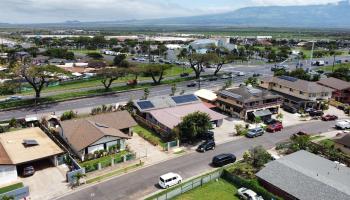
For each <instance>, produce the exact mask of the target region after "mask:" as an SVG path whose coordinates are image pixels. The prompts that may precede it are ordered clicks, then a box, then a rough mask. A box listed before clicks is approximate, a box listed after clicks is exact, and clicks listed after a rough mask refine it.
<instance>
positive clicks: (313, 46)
mask: <svg viewBox="0 0 350 200" xmlns="http://www.w3.org/2000/svg"><path fill="white" fill-rule="evenodd" d="M311 42H312V48H311V56H310V68H311V67H312V62H313V59H314V49H315V42H316V41H315V40H313V41H311Z"/></svg>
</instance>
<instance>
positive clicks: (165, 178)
mask: <svg viewBox="0 0 350 200" xmlns="http://www.w3.org/2000/svg"><path fill="white" fill-rule="evenodd" d="M181 182H182V177H181V176H180V175H179V174H176V173H173V172H170V173H167V174H164V175H162V176H161V177H159V182H158V184H159V186H160V187H162V188H169V187H171V186H174V185H177V184H180V183H181Z"/></svg>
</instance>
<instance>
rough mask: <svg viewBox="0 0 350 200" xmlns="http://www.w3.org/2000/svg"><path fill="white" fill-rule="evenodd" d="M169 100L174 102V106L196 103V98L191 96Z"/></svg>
mask: <svg viewBox="0 0 350 200" xmlns="http://www.w3.org/2000/svg"><path fill="white" fill-rule="evenodd" d="M171 98H172V99H173V100H174V101H175V103H176V104H183V103H190V102H196V101H198V98H197V97H196V96H195V95H193V94H188V95H182V96H176V97H171Z"/></svg>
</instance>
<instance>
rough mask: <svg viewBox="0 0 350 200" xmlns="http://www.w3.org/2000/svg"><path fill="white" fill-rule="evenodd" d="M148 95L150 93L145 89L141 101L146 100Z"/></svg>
mask: <svg viewBox="0 0 350 200" xmlns="http://www.w3.org/2000/svg"><path fill="white" fill-rule="evenodd" d="M149 93H150V91H149V89H148V88H145V89H144V90H143V97H142V99H143V100H146V99H148V96H149Z"/></svg>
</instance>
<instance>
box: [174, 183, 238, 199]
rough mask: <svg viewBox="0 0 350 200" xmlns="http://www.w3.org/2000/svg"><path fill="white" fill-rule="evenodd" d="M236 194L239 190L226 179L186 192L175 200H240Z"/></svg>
mask: <svg viewBox="0 0 350 200" xmlns="http://www.w3.org/2000/svg"><path fill="white" fill-rule="evenodd" d="M236 194H237V188H236V187H235V186H234V185H232V184H231V183H229V182H227V181H226V180H224V179H219V180H218V181H212V182H210V183H207V184H205V185H203V186H202V187H198V188H196V189H193V190H191V191H189V192H186V193H184V194H182V195H180V196H178V197H176V198H175V200H197V199H200V200H212V199H219V200H238V199H239V198H238V197H237V196H235V195H236Z"/></svg>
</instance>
